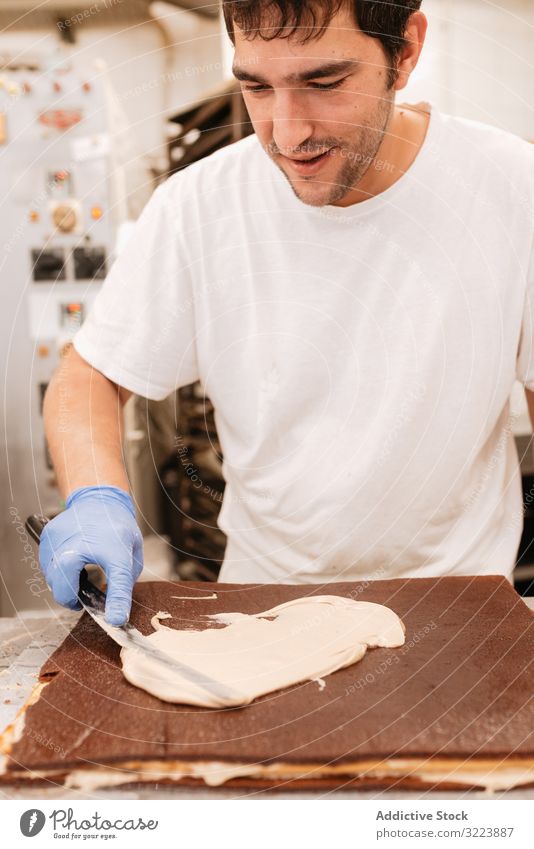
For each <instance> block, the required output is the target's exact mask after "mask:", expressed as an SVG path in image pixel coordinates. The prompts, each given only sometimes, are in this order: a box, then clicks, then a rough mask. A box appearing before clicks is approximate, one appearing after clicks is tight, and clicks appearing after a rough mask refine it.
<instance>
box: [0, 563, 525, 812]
mask: <svg viewBox="0 0 534 849" xmlns="http://www.w3.org/2000/svg"><path fill="white" fill-rule="evenodd" d="M481 581H482V583H480V582H481ZM439 584H440V585H441V588H440V591H439V592H437V591H436V590H437V588H436V582H435V581H425V580H420V581H409V582H403V581H397V582H395V581H381V582H375V583H373V584H372V585H369V586H367V587H366V586H365V585H363V586H361V587H359V588H358V589H356V585H354V584H335V585H328V587H316V586H314V587H297V586H293V587H277V586H271V585H269V586H267V587H265V586H263V587H253V586H243V585H237V586H230V585H217V586H212V585H209V590H210V591H212V590H215V591H216V592H217V599H216V600H212V599H207V598H204V599H202V600H199V598H198V596H199V595H202V594H203V595H206V593H207V589H208V587H207V586H206V584H181V585H176V584H174V585H165V584H161V583H160V584H146V585H144V586H143V587H140V588H139V589H138V591H137V592H138V595H137V598H138V604H137V605H136V608H135V612H134V618H135V620H136V623H137V624H138V625H139V627H140V628H141V630H143V631H144V632H145V633H149V632H150V630H151V628H150V625H149V622H150V618H151V616H152V615H153V614H154V613H155V612H157V611H158V610H160V609H162V608H164V609H167V610H169V612H170V613H171V614H172V615H173V617H175V620H178V621H179V622H180V627H184V626H185V627H187V626H189V627H199V621H200V616H201V614H203V613H212V612H214V611H215V610H217V612H220V611H229V610H235V609H239V610H241V611H243V612H259V611H261V610H264V609H266V608H268V607H271V606H273V605H274V604H277V603H280V602H282V601H286V600H288V599H289V598H296V597H300V596H302V595H303V594H307V593H313V594H321V593H324V592H329V593H337V594H339V595H345V596H347V595H349V596H350V597H357V598H358V599H361V600H372V601H377V602H379V603H383V604H387V605H388V606H389V607H391V608H392V609H393V610H395V612H397V613H398V614H399V615H400V616H401V618H403V620H404V621H405V623H406V626H407V635H406V645H405V647H403V649H402V655H400V657H402V658H403V661H402V662H400V661H398V660H396V659H395V658H396V657H399V655H395V654H394V652H395V650H386V649H377V650H374V651H372V652H369V653H368V655H367V656H366V657H365V658H364V660H363V661H362V662H361V663H359V664H357V665H356V666H353V667H349V668H347V669H345V670H341V671H339V672H337V673H335V674H334V675H332V676H329V678H328V679H327V687H326V688H325V689H324V690H320V688H319V687H318V685H317V683H315V682H307V683H305V684H302V685H298V686H296V687H293V688H289V689H288V690H285V691H282V692H280V693H277V694H272V695H271V696H270V697H263V698H262V699H259V700H258V701H257V702H256V703H254V704H253V705H251V706H249V707H247V708H246V709H244V710H239V711H232V712H217V711H216V712H213V711H211V712H210V711H208V712H206V711H204V710H202V709H191V708H185V707H182V706H170V705H165V706H164V709H163V710H162V704H161V703H160V702H158V701H157V700H155V699H154V698H153V697H151V696H149V695H148V694H146V693H143V692H142V691H138V690H136V689H135V688H131V686H130V685H128V684H127V682H125V681H124V680H123V678H122V675H121V673H120V669H119V666H118V648H116V647H115V646H114V645H113V644H112V643H111V641H109V639H108V638H107V637H106V636H105V635H104V634H102V635H101V634H100V633H98V629H96V626H94V625H93V623H92V622H89V621H87V620H86V619H85V618H84V619H83V620H82V621H81V622H80V623H79V624H78V626H77V628H76V630H75V632H74V634H73V635H72V636H71V637H69V638H68V640H67V641H66V643H65V644H64V645H63V646H62V648H61V649H60V651H59V652H58V653H56V655H55V656H54V657H53V658H52V660H51V662H50V663H48V664H46V665H45V667H44V669H43V672H44V674H45V676H46V675H55V677H54V681H53V683H52V684H51V685H48V687H47V693H48V694H49V695H47V704H46V710H44V712H43V710H42V709H41V711H40V713H39V714H38V715H37V714H36V713H34V714H33V719H32V722H33V724H34V726H35V722H36V720H37V719H38V722H39V734H40V735H46V734H52V736H53V738H54V739H56V740H57V742H58V744H59V745H61V746H62V747H63V750H64V751H66V752H67V758H64V761H67V762H68V761H70V760H71V758H75V759H81V760H82V761H87V760H91V761H93V762H94V761H95V760H96V762H99V758H100V759H101V758H102V756H103V754H104V752H105V757H106V758H109V756H110V754H111V756H115V757H119V758H120V757H122V756H125V755H127V756H133V755H135V756H137V757H143V755H145V756H146V754H147V753H149V754H150V755H151V756H154V755H157V756H158V757H160V758H165V757H169V755H170V753H172V752H173V751H174V752H175V751H176V748H177V747H178V748H179V750H180V754H181V755H184V754H185V755H188V756H190V757H195V756H196V757H198V755H199V752H200V751H201V752H202V755H203V756H208V757H213V758H216V757H218V758H220V757H221V756H226V757H228V758H232V757H234V758H235V757H236V754H237V751H236V743H235V741H236V740H239V748H238V754H239V757H240V758H242V757H244V756H249V757H250V758H253V759H254V760H255V761H257V760H261V759H265V760H269V759H271V760H272V759H273V758H280V757H283V758H285V759H286V760H288V758H289V759H291V758H292V757H293V758H302V757H312V758H315V757H322V758H330V759H331V758H337V759H339V758H343V757H345V756H347V754H348V753H349V752H352V753H353V754H354V753H355V752H361V753H362V755H365V754H369V753H370V752H373V753H374V754H376V753H379V754H382V755H384V756H386V755H388V754H391V753H392V752H394V753H395V754H398V753H399V752H400V753H402V754H410V753H420V752H423V753H425V752H428V751H429V746H431V751H432V752H437V751H439V752H441V753H442V754H450V755H458V754H460V755H461V754H465V755H468V754H472V753H473V752H477V753H479V754H480V753H482V754H495V753H498V754H501V755H505V754H507V753H508V754H509V753H510V751H512V750H515V751H516V753H517V750H518V746H519V751H524V752H525V754H527V753H530V752H531V751H532V738H531V736H530V737H529V732H530V735H531V734H532V713H531V709H532V708H531V707H530V708H529V705H528V687H529V686H531V685H530V681H531V678H528V680H527V678H525V681H524V686H522V687H519V688H518V687H515V689H514V692H516V693H523V695H524V696H526V698H525V699H523V701H522V703H521V704H519V702H518V700H517V698H516V699H515V701H514V698H513V697H512V695H511V692H512V690H511V688H512V685H513V684H515V682H517V681H518V676H519V678H520V677H521V676H522V675H525V673H526V670H525V669H524V666H525V663H524V660H525V644H524V640H528V639H529V635H528V634H527V633H526V631H529V630H531V628H530V626H531V624H532V616H531V615H530V614H529V612H528V611H527V610H526V608H525V606H524V605H523V603H522V602H521V601H520V600H519V599H518V598H517V597H516V596H514V594H513V593H512V592H511V591H505V592H504V596H503V594H502V593H503V582H501V581H498V580H497V579H478V580H477V581H465V580H462V579H446V580H443V581H440V582H439ZM177 587H180V595H182V594H183V595H191V596H192V600H189V599H188V600H184V599H170V595H171V594H178V593H177V592H176V591H177ZM505 587H506V585H505ZM182 589H183V592H182ZM355 592H356V593H357V595H354V593H355ZM466 610H471V612H472V615H471V616H470V617H469V618H468V620H466V619H465V611H466ZM530 638H531V637H530ZM440 658H441V659H440ZM404 661H406V662H404ZM407 668H409V669H410V670H411V673H410V675H409V676H408V677H407V676H406V670H407ZM55 673H57V674H55ZM67 679H68V687H65V681H66V680H67ZM62 681H63V684H62V683H61V682H62ZM496 686H497V687H498V689H497V691H496V689H495V688H496ZM54 689H55V693H54ZM111 693H112V694H113V695H112V696H110V694H111ZM414 694H415V695H416V696H417V698H415V699H414ZM56 699H59V701H56ZM65 700H66V701H65ZM520 700H521V699H520ZM117 703H120V720H121V722H124V723H125V727H127V728H128V729H129V732H128V734H127V735H123V734H121V732H120V729H119V726H118V725H117V718H116V717H117V709H116V708H117ZM377 706H380V717H381V721H380V724H379V725H380V727H377V723H376V711H377ZM65 708H66V710H65ZM30 710H33V711H35V710H36V708H33V709H30ZM58 712H60V713H61V714H62V716H63V717H65V714H66V716H67V718H66V719H65V718H64V719H62V720H61V728H60V729H58ZM125 712H126V713H125ZM170 714H171V715H172V721H169V719H170ZM282 716H283V722H281V717H282ZM373 717H374V719H373ZM147 718H149V721H147ZM88 724H89V726H90V729H91V730H90V733H87V727H88ZM81 726H83V729H84V732H85V733H83V734H80V727H81ZM58 735H59V736H58ZM60 737H61V739H59V738H60ZM82 738H83V739H82ZM33 743H35V738H34V739H33ZM19 745H20V744H19ZM110 746H111V748H110ZM42 754H43V752H42V746H41V747H39V746H38V745H34V746H33V753H32V738H31V737H28V738H27V739H25V741H23V745H22V747H21V748H17V758H18V759H20V760H21V761H22V762H24V763H28V765H31V766H32V767H33V768H35V767H37V761H39V758H41V759H42ZM48 762H50V760H49V759H48ZM41 792H42V791H41ZM180 792H182V793H183V792H184V791H177V790H174V791H173V795H176V794H177V793H180ZM186 792H187V791H186ZM206 792H208V793H209V792H213V791H205V790H203V789H200V790H198V791H194V792H190V795H192V796H197V795H198V793H200V794H205V793H206ZM221 792H223V793H225V794H226V793H228V791H216V793H217V795H218V796H219V797H220V795H221ZM262 792H264V791H262ZM64 793H65V791H63V793H59V794H58V795H59V796H60V797H64ZM526 794H527V791H519V793H518V795H519V796H520V797H521V798H524V797H525V795H526ZM6 795H12V794H6ZM84 795H85V796H87V793H86V794H84ZM95 795H96V794H95ZM100 795H102V796H104V797H105V794H100ZM112 795H113V797H117V795H118V793H117V791H116V790H115V791H113V792H112ZM124 795H125V797H126V796H131V795H132V794H128V793H127V794H124ZM136 795H141V794H139V793H136ZM144 795H151V794H144ZM154 795H156V796H157V797H158V798H160V797H161V795H162V794H161V792H157V793H155V794H154ZM232 795H234V794H232ZM235 795H239V796H242V795H251V794H248V793H245V794H244V793H243V791H241V792H239V791H237V794H235ZM255 795H257V793H256V794H255ZM351 795H352V794H351ZM372 795H373V796H376V795H378V794H377V793H373V794H372ZM388 795H390V794H388ZM442 795H443V794H442ZM509 795H510V794H509ZM338 796H339V791H338Z"/></svg>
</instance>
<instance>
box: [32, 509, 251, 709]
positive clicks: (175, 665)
mask: <svg viewBox="0 0 534 849" xmlns="http://www.w3.org/2000/svg"><path fill="white" fill-rule="evenodd" d="M48 521H49V520H48V519H47V518H45V517H44V516H38V515H37V514H34V515H33V516H29V517H28V519H27V520H26V530H27V531H28V533H29V534H30V535H31V537H32V538H33V539H34V540H35V541H36V542H39V540H40V538H41V534H42V532H43V529H44V527H45V525H46V524H47V523H48ZM78 599H79V601H80V604H82V606H83V608H84V609H85V610H86V611H87V613H88V614H89V615H90V616H91V617H92V618H93V619H94V621H95V622H96V623H97V625H99V626H100V628H102V629H103V630H104V631H105V632H106V634H107V635H108V636H109V637H111V639H112V640H114V641H115V642H116V643H118V645H119V646H123V647H124V648H130V649H131V648H134V649H136V650H137V651H140V652H143V654H145V655H146V656H147V657H150V658H151V659H152V660H155V661H157V662H158V663H161V664H163V666H165V667H166V668H167V669H168V670H169V671H171V672H175V673H179V674H180V675H182V676H183V677H184V678H187V679H188V681H191V682H192V683H193V684H196V685H197V686H198V687H202V688H203V689H204V690H206V691H207V692H208V693H210V694H212V695H216V696H217V697H218V698H222V699H225V700H226V699H229V698H231V699H235V698H237V696H238V694H237V693H236V691H234V690H232V689H231V688H230V687H228V686H227V685H226V684H223V683H222V682H220V681H216V680H215V679H214V678H210V677H209V676H208V675H204V673H202V672H200V671H199V670H197V669H194V668H193V667H192V666H188V665H187V664H185V663H181V662H180V661H178V660H175V658H173V657H171V656H170V655H168V654H165V652H162V651H160V650H159V649H157V648H155V647H154V646H153V645H152V644H151V643H150V641H149V640H148V639H147V637H145V636H143V634H141V632H140V631H138V630H137V628H134V626H133V625H132V624H131V623H130V622H126V624H125V625H121V626H120V627H115V626H113V625H110V624H109V623H108V622H106V621H105V619H104V610H105V606H106V594H105V593H104V592H102V590H99V589H98V587H96V586H95V585H94V584H93V582H92V581H91V580H90V579H89V575H88V574H87V570H86V569H82V571H81V573H80V588H79V590H78Z"/></svg>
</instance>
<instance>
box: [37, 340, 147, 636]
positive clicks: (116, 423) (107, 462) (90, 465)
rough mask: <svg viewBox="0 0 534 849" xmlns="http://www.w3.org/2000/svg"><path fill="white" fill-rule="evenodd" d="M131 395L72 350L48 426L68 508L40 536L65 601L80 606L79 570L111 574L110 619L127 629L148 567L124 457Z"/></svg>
mask: <svg viewBox="0 0 534 849" xmlns="http://www.w3.org/2000/svg"><path fill="white" fill-rule="evenodd" d="M129 396H130V393H129V392H127V391H126V390H124V389H121V388H120V387H118V386H117V385H116V384H115V383H113V382H112V381H110V380H108V379H107V378H106V377H104V375H103V374H101V372H99V371H97V370H96V369H94V368H93V367H92V366H90V365H89V364H88V363H87V362H86V361H85V360H84V359H83V358H82V357H80V356H79V354H78V353H77V352H76V351H75V350H74V349H73V348H72V349H71V350H69V352H68V353H67V354H66V355H65V357H64V358H63V359H62V361H61V363H60V366H59V368H58V369H57V371H56V373H55V375H54V377H53V379H52V381H51V383H50V386H49V389H48V392H47V393H46V397H45V404H44V417H45V429H46V435H47V438H48V444H49V447H50V453H51V455H52V460H53V463H54V467H55V469H56V473H57V477H58V483H59V486H60V490H61V494H62V495H63V496H64V497H65V498H66V501H65V510H64V511H63V512H62V513H60V514H59V515H58V516H56V517H55V518H54V519H52V521H51V522H49V523H48V524H47V525H46V527H45V529H44V531H43V533H42V534H41V542H40V545H39V559H40V563H41V568H42V570H43V573H44V575H45V578H46V580H47V583H48V586H49V587H50V589H51V590H52V593H53V595H54V598H55V600H56V601H57V602H59V604H63V605H65V606H66V607H70V608H73V609H79V608H80V603H79V600H78V591H79V584H80V573H81V571H82V569H83V568H84V567H85V566H86V565H87V564H89V563H96V564H97V565H98V566H100V568H101V569H102V570H103V572H104V573H105V575H106V579H107V593H106V620H107V621H108V622H109V623H110V624H111V625H123V624H124V623H125V622H126V621H127V619H128V616H129V614H130V608H131V604H132V591H133V586H134V583H135V581H136V580H137V578H138V577H139V575H140V574H141V571H142V569H143V538H142V536H141V532H140V530H139V528H138V527H137V523H136V519H135V507H134V504H133V502H132V499H131V498H130V496H129V494H128V478H127V475H126V469H125V466H124V462H123V457H122V408H123V406H124V403H125V401H126V400H127V399H128V397H129Z"/></svg>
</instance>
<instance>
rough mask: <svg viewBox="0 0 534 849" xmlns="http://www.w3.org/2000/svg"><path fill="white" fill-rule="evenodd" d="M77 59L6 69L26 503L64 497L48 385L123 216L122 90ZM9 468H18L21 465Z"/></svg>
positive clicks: (2, 178)
mask: <svg viewBox="0 0 534 849" xmlns="http://www.w3.org/2000/svg"><path fill="white" fill-rule="evenodd" d="M77 61H78V65H77V67H76V68H75V67H74V66H73V65H72V64H71V63H70V60H69V57H68V55H66V54H63V55H62V56H59V58H58V55H57V54H54V55H53V56H52V57H44V58H43V61H42V64H41V66H40V67H36V66H35V67H15V66H14V65H12V66H11V67H9V66H8V67H6V68H5V69H3V70H1V71H0V157H1V166H2V167H1V168H0V192H1V197H2V204H0V226H1V227H2V233H3V242H4V245H5V254H4V263H3V268H2V298H3V302H2V310H1V311H0V335H1V337H2V338H3V339H4V340H8V341H7V343H6V346H5V357H6V361H5V363H3V366H4V369H5V374H6V392H7V393H8V397H7V399H6V409H7V411H8V412H7V418H8V419H9V421H8V433H7V443H8V445H7V448H8V451H7V452H6V456H7V463H8V465H9V464H10V463H11V462H14V461H15V460H17V466H18V469H19V470H20V469H21V468H22V469H24V468H25V466H27V469H28V475H27V480H26V483H25V491H24V492H25V493H26V491H31V490H32V488H33V496H32V498H31V503H28V505H27V507H26V508H24V509H25V510H27V512H35V511H36V510H39V509H40V510H42V511H43V512H54V511H55V510H57V509H59V506H60V498H59V493H58V491H57V489H56V487H55V480H54V475H53V471H52V469H51V466H50V458H49V457H48V452H47V450H46V446H45V439H44V428H43V420H42V407H43V398H44V393H45V391H46V386H47V385H48V383H49V381H50V379H51V377H52V374H53V372H54V370H55V369H56V366H57V365H58V363H59V362H60V358H61V354H62V352H64V350H65V346H66V345H67V344H68V343H69V341H70V340H71V339H72V337H73V336H74V334H75V333H76V331H77V330H78V328H79V327H80V325H81V324H82V322H83V321H84V319H85V317H86V316H87V313H88V310H89V309H90V307H91V303H92V301H93V300H94V297H95V295H96V293H97V292H98V290H99V288H100V286H101V285H102V283H103V281H104V279H105V277H106V274H107V272H108V271H109V267H110V264H111V262H112V260H113V252H114V246H115V241H116V232H117V228H118V224H119V223H120V222H118V221H116V219H115V217H114V194H113V186H114V172H113V167H112V159H111V149H112V145H111V136H110V126H111V116H110V114H109V107H108V104H109V103H110V102H111V101H112V99H111V98H110V97H109V92H108V91H107V90H106V86H107V83H106V80H105V78H104V77H103V71H102V70H101V69H98V68H96V67H91V66H88V67H87V68H86V69H85V73H82V72H80V68H81V67H82V66H81V65H80V64H79V60H77ZM4 474H5V475H7V477H5V478H4V479H5V480H7V479H8V477H11V470H10V468H8V469H6V470H4ZM22 477H24V475H22V474H21V473H20V471H19V473H18V476H17V480H22ZM21 486H22V483H21ZM25 499H26V494H24V497H22V496H21V497H20V498H19V501H20V503H21V504H22V503H25ZM20 509H21V512H24V510H23V508H22V507H20Z"/></svg>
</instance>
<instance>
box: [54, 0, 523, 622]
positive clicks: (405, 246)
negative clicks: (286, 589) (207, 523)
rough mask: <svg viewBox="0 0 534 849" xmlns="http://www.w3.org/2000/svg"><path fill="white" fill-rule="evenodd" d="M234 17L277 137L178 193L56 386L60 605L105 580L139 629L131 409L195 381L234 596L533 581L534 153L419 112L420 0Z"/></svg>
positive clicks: (239, 55)
mask: <svg viewBox="0 0 534 849" xmlns="http://www.w3.org/2000/svg"><path fill="white" fill-rule="evenodd" d="M223 5H224V13H225V17H226V21H227V25H228V29H229V32H230V35H231V37H232V39H233V40H234V43H235V66H234V71H235V75H236V77H237V78H238V79H239V80H241V83H242V88H243V93H244V97H245V100H246V103H247V107H248V109H249V112H250V117H251V119H252V122H253V125H254V129H255V131H256V134H255V135H254V136H251V137H250V138H248V139H246V140H244V141H242V142H240V143H238V144H236V145H233V146H231V147H229V148H226V149H225V150H223V151H221V152H219V153H217V154H215V155H214V156H211V157H209V158H208V159H206V160H204V161H202V162H200V163H197V164H195V165H193V166H191V167H189V168H187V169H185V170H184V171H183V172H181V173H179V174H177V175H175V176H173V177H172V178H171V179H169V180H168V181H167V182H166V183H165V184H164V185H163V186H161V187H160V188H158V189H157V191H156V192H155V194H154V195H153V197H152V199H151V200H150V201H149V203H148V205H147V207H146V208H145V210H144V212H143V214H142V215H141V217H140V220H139V222H138V223H137V226H136V230H135V234H134V235H133V237H132V239H131V241H130V243H129V245H128V246H127V247H126V248H125V250H124V251H123V253H122V255H121V257H120V258H119V259H118V261H117V262H116V264H115V266H114V268H113V269H112V271H111V273H110V275H109V278H108V280H107V281H106V284H105V286H104V288H103V291H102V292H101V294H100V295H99V297H98V299H97V302H96V306H95V308H94V310H93V312H92V314H91V315H90V316H89V318H88V320H87V321H86V323H85V325H84V326H83V328H82V329H81V330H80V331H79V333H78V335H77V336H76V338H75V340H74V348H75V350H74V351H73V352H71V354H70V355H69V357H68V359H67V360H66V361H65V363H64V364H63V367H62V368H61V369H60V371H59V372H58V375H57V377H56V378H55V380H54V381H53V383H52V385H51V387H50V390H49V392H48V394H47V397H46V403H45V415H46V426H47V434H48V439H49V443H50V448H51V452H52V456H53V458H54V462H55V466H56V469H57V473H58V478H59V481H60V485H61V489H62V492H63V494H64V495H65V496H67V495H68V498H67V501H66V508H67V509H66V510H65V512H64V513H63V514H61V515H60V516H59V517H58V518H56V519H55V520H54V521H53V522H52V523H51V524H50V525H49V526H48V528H47V530H46V532H45V534H44V538H43V542H42V546H41V562H42V565H43V569H44V571H45V574H46V576H47V579H48V582H49V584H50V586H51V588H52V590H53V592H54V596H55V598H56V599H57V600H58V601H59V602H61V603H62V604H65V605H67V606H70V607H74V606H76V590H77V585H78V576H79V572H80V569H81V568H82V566H83V564H84V563H87V562H97V563H99V564H100V565H101V566H102V568H103V569H104V571H105V572H106V575H107V578H108V587H109V588H108V609H107V617H108V620H109V621H110V622H112V623H113V624H119V623H122V622H124V621H125V619H126V618H127V616H128V613H129V609H130V603H131V593H132V587H133V583H134V581H135V580H136V578H137V577H138V575H139V573H140V571H141V568H142V541H141V538H140V534H139V531H138V529H137V526H136V524H135V519H134V509H133V504H132V502H131V499H130V497H129V495H128V480H127V477H126V473H125V470H124V466H123V462H122V455H121V434H120V419H121V416H120V410H121V406H122V404H123V403H124V402H125V400H126V399H127V398H128V397H129V395H130V393H131V392H136V393H138V394H140V395H143V396H147V397H149V398H154V399H161V398H164V397H165V396H166V395H167V394H169V393H170V392H171V391H173V390H174V389H176V388H177V387H179V386H183V385H185V384H188V383H190V382H192V381H195V380H197V379H200V380H201V381H202V384H203V386H204V388H205V390H206V393H207V394H208V395H209V397H210V398H211V400H212V401H213V403H214V406H215V409H216V420H217V425H218V432H219V436H220V439H221V443H222V447H223V453H224V475H225V478H226V481H227V489H226V494H225V499H224V503H223V507H222V511H221V515H220V525H221V527H222V529H223V530H224V531H225V532H226V534H227V535H228V546H227V550H226V555H225V561H224V564H223V567H222V570H221V576H220V578H221V580H222V581H226V582H272V581H277V582H278V581H279V582H285V583H297V582H323V581H324V582H329V581H339V580H358V579H365V578H373V577H375V578H377V577H381V576H388V577H392V576H408V575H409V576H429V575H432V576H436V575H466V574H484V573H502V574H504V575H506V576H508V577H510V575H511V572H512V569H513V566H514V560H515V556H516V551H517V546H518V540H519V537H520V532H521V507H522V505H521V492H520V477H519V473H518V463H517V456H516V453H515V448H514V443H513V438H512V434H511V422H510V414H509V396H510V391H511V389H512V386H513V383H514V380H515V379H516V378H519V379H521V380H522V381H523V383H524V384H525V386H526V388H527V390H528V398H529V405H530V408H531V410H532V409H534V401H533V398H534V395H533V394H531V390H532V391H534V361H532V358H531V356H530V353H531V346H532V342H533V339H534V329H533V324H532V298H531V295H532V292H531V290H532V286H533V285H534V278H533V275H534V263H533V255H532V244H533V238H532V237H533V231H534V227H533V208H534V204H533V201H534V177H533V172H534V169H533V165H534V154H533V151H532V150H531V148H530V146H529V145H528V144H527V143H526V142H524V141H522V140H520V139H518V138H516V137H514V136H511V135H509V134H508V133H505V132H503V131H501V130H498V129H495V128H492V127H489V126H485V125H482V124H479V123H476V122H472V121H468V120H463V119H457V118H452V117H450V116H447V115H443V114H440V113H439V112H437V111H436V110H435V109H431V108H430V107H429V106H425V105H422V106H419V107H413V106H404V107H403V106H399V105H397V103H396V97H397V93H398V92H399V91H401V90H402V89H403V88H404V87H405V86H406V84H407V82H408V80H409V77H410V74H411V73H412V71H413V70H414V68H415V67H416V65H417V62H418V60H419V56H420V53H421V50H422V47H423V43H424V39H425V33H426V26H427V22H426V19H425V17H424V15H423V13H422V12H421V11H420V9H419V7H420V0H405V2H399V0H396V2H393V0H391V2H384V0H380V2H369V1H367V2H366V0H346V1H345V2H343V0H341V2H334V0H331V1H330V0H329V2H325V0H321V2H320V3H319V2H318V0H276V2H270V0H264V2H261V0H242V2H225V3H224V4H223ZM60 405H62V408H63V410H64V409H65V408H67V410H68V411H69V415H70V421H69V426H68V428H65V427H62V428H61V429H60V428H59V427H58V425H57V424H56V418H57V412H58V409H59V408H60ZM64 418H65V414H64V413H63V419H64Z"/></svg>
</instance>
